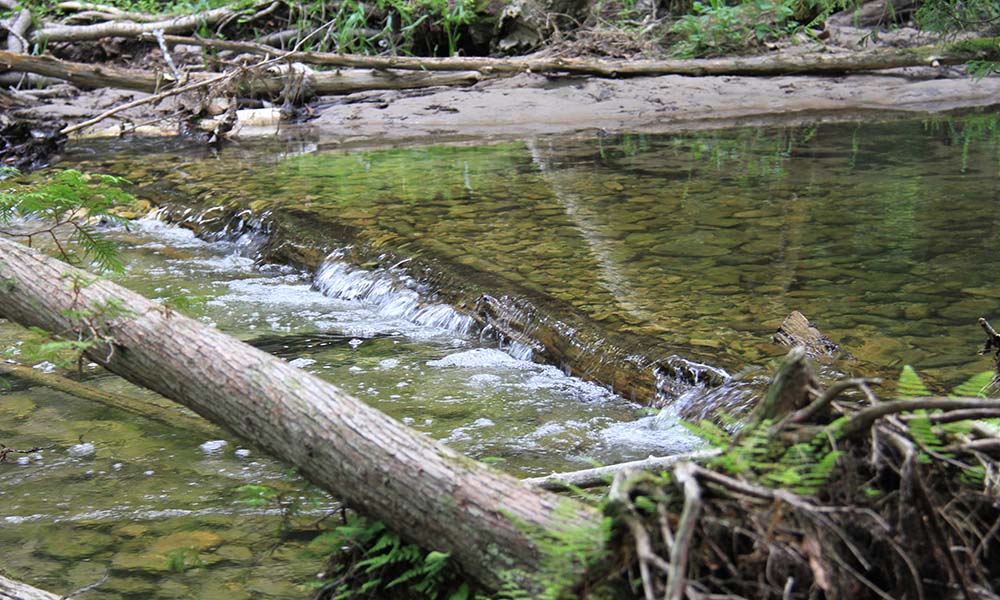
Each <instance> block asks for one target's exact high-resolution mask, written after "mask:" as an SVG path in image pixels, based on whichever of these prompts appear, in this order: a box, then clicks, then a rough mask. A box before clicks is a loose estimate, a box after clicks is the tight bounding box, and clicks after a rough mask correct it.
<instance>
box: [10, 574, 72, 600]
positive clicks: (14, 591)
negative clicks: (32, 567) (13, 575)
mask: <svg viewBox="0 0 1000 600" xmlns="http://www.w3.org/2000/svg"><path fill="white" fill-rule="evenodd" d="M0 600H60V597H59V596H57V595H55V594H53V593H52V592H46V591H45V590H40V589H38V588H34V587H31V586H30V585H28V584H26V583H21V582H20V581H14V580H13V579H7V578H6V577H4V576H3V575H0Z"/></svg>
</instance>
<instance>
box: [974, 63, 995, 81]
mask: <svg viewBox="0 0 1000 600" xmlns="http://www.w3.org/2000/svg"><path fill="white" fill-rule="evenodd" d="M967 66H968V68H969V77H972V78H973V79H975V80H976V81H979V80H981V79H984V78H986V77H989V76H990V75H992V74H994V73H996V72H997V71H1000V62H996V61H992V60H974V61H971V62H970V63H969V64H968V65H967Z"/></svg>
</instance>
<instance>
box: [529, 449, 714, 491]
mask: <svg viewBox="0 0 1000 600" xmlns="http://www.w3.org/2000/svg"><path fill="white" fill-rule="evenodd" d="M720 454H722V450H720V449H718V448H711V449H709V450H695V451H693V452H685V453H683V454H675V455H673V456H655V457H654V456H650V457H649V458H646V459H643V460H633V461H630V462H625V463H619V464H616V465H607V466H604V467H595V468H593V469H583V470H581V471H572V472H569V473H553V474H551V475H546V476H544V477H532V478H529V479H525V480H523V481H524V483H527V484H529V485H534V486H537V487H540V488H542V489H545V490H552V491H563V490H568V489H570V488H574V487H577V488H591V487H598V486H602V485H608V482H609V481H610V480H611V479H612V478H613V477H614V476H615V475H616V474H617V473H620V472H622V471H625V470H627V469H630V470H640V471H663V470H665V469H668V468H670V467H672V466H674V465H676V464H677V463H678V462H680V461H683V460H696V459H707V458H714V457H716V456H719V455H720Z"/></svg>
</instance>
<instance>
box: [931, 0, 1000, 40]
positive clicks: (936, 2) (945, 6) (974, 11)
mask: <svg viewBox="0 0 1000 600" xmlns="http://www.w3.org/2000/svg"><path fill="white" fill-rule="evenodd" d="M913 18H914V21H916V23H917V24H918V25H919V26H920V28H921V29H926V30H928V31H936V32H940V33H959V32H962V31H965V30H967V29H970V28H976V27H982V26H984V25H989V24H990V23H994V24H995V23H996V21H997V19H1000V4H997V3H996V2H994V1H993V0H925V1H924V2H920V3H918V8H917V12H916V13H915V14H914V15H913Z"/></svg>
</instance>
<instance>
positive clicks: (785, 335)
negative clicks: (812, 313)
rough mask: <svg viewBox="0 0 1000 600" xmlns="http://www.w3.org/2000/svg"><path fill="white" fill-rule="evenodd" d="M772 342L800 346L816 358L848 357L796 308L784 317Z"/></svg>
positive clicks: (848, 356) (790, 346)
mask: <svg viewBox="0 0 1000 600" xmlns="http://www.w3.org/2000/svg"><path fill="white" fill-rule="evenodd" d="M773 340H774V342H775V343H777V344H781V345H783V346H788V347H789V348H794V347H795V346H802V347H804V348H805V350H806V354H808V355H809V356H810V357H812V358H814V359H818V360H822V359H826V360H833V359H835V358H838V357H841V356H843V357H845V358H850V355H849V354H847V353H846V352H844V351H843V350H842V349H841V348H840V346H838V345H837V344H836V343H835V342H834V341H833V340H831V339H830V338H828V337H826V336H825V335H823V332H821V331H820V330H819V329H818V328H817V327H816V326H815V325H813V324H812V322H810V321H809V319H807V318H806V316H805V315H804V314H802V313H800V312H799V311H797V310H793V311H792V312H791V314H789V315H788V316H787V317H785V320H784V321H783V322H782V323H781V327H779V328H778V331H776V332H775V334H774V338H773Z"/></svg>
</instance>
